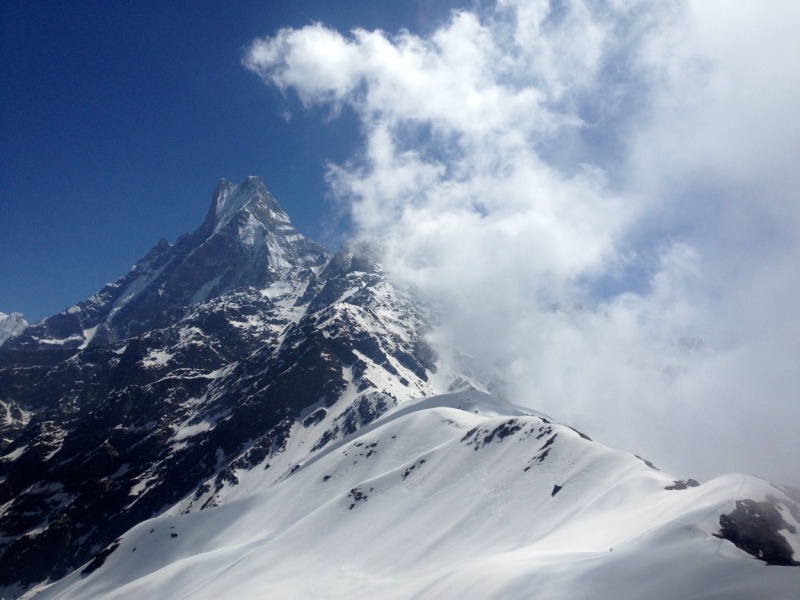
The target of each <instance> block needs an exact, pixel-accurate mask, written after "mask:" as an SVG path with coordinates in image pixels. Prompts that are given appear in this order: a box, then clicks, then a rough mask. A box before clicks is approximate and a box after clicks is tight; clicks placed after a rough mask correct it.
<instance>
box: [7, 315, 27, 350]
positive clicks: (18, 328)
mask: <svg viewBox="0 0 800 600" xmlns="http://www.w3.org/2000/svg"><path fill="white" fill-rule="evenodd" d="M27 326H28V323H27V321H25V319H23V318H22V313H18V312H14V313H11V314H10V315H7V314H5V313H1V312H0V346H2V345H3V343H4V342H5V341H6V340H7V339H8V338H11V337H14V336H15V335H19V334H20V333H22V331H23V330H24V329H25V328H26V327H27Z"/></svg>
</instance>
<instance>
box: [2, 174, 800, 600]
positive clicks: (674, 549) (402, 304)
mask: <svg viewBox="0 0 800 600" xmlns="http://www.w3.org/2000/svg"><path fill="white" fill-rule="evenodd" d="M380 257H381V246H380V242H379V241H370V240H354V241H352V242H350V243H348V244H345V245H344V246H343V247H342V248H341V249H340V250H339V251H338V252H337V253H336V254H335V255H333V256H331V255H330V254H329V253H328V252H327V251H326V250H325V249H324V248H322V247H321V246H319V245H317V244H315V243H314V242H311V241H309V240H307V239H305V238H304V237H302V236H301V235H300V234H299V233H297V232H296V230H294V228H293V227H292V226H291V223H290V221H289V218H288V217H287V216H286V214H285V213H284V211H283V210H282V209H281V208H280V206H279V205H278V204H277V202H276V201H275V200H274V199H273V198H272V196H270V195H269V193H268V192H267V191H266V189H265V187H264V184H263V181H261V180H260V179H259V178H248V179H247V180H245V181H244V182H243V183H242V184H240V185H234V184H231V183H229V182H227V181H224V180H223V181H222V182H220V184H219V185H218V186H217V188H216V190H215V191H214V194H213V196H212V203H211V207H210V209H209V212H208V215H207V217H206V219H205V221H204V222H203V224H202V225H201V226H200V227H199V228H198V230H197V231H195V232H194V233H192V234H189V235H185V236H182V237H181V238H179V240H178V241H177V242H176V244H175V245H174V246H171V245H169V244H168V243H167V242H165V241H162V242H160V243H159V244H157V245H156V246H155V247H154V248H153V250H151V251H150V253H149V254H148V255H147V256H146V257H145V258H143V259H142V260H141V261H139V262H138V263H137V264H136V265H135V266H134V267H133V269H131V271H130V272H129V273H128V274H127V275H126V276H125V277H123V278H121V279H120V280H118V281H117V282H115V283H112V284H108V285H107V286H105V287H104V288H103V289H102V290H101V291H100V292H99V293H98V294H97V295H95V296H93V297H92V298H90V299H89V300H87V301H85V302H81V303H79V304H78V305H76V306H74V307H72V308H70V309H68V310H66V311H64V312H63V313H60V314H58V315H55V316H54V317H51V318H49V319H45V320H44V321H42V322H40V323H38V324H36V325H34V326H31V327H29V328H27V329H26V330H24V331H23V332H22V333H21V334H20V335H17V336H16V337H13V338H10V339H9V340H8V341H6V343H5V344H4V345H3V346H2V347H0V403H1V405H2V407H3V409H4V410H5V411H6V413H5V414H6V415H11V416H7V417H6V419H5V421H3V423H2V425H0V440H2V441H1V442H0V444H2V446H0V596H3V595H4V596H6V597H8V596H18V595H20V594H24V593H25V592H26V591H28V595H31V594H38V595H37V598H49V597H52V598H75V597H81V598H132V597H137V598H138V597H153V598H181V597H187V598H188V597H191V598H203V597H208V598H218V597H230V598H234V597H235V598H240V597H261V596H269V597H287V598H289V597H291V598H297V597H320V596H323V597H361V596H367V597H387V598H390V597H398V598H408V597H436V598H439V597H465V596H466V597H503V598H507V597H512V598H513V597H526V598H527V597H541V598H556V597H565V598H582V597H590V596H591V597H607V596H608V597H611V596H613V597H620V598H634V597H635V598H641V597H653V598H678V597H681V598H682V597H693V596H700V595H703V594H705V595H703V597H704V598H717V597H719V598H722V597H725V598H734V597H741V598H751V597H752V598H756V597H770V598H789V597H795V596H793V595H792V594H793V593H794V592H795V591H796V590H797V589H800V569H795V568H793V567H794V566H797V564H798V562H797V560H796V559H797V558H798V557H800V554H798V552H800V537H798V535H797V528H798V527H800V492H799V491H797V490H793V489H792V488H788V487H784V486H779V485H775V484H771V483H769V482H766V481H763V480H760V479H758V478H755V477H745V476H738V475H735V476H726V477H722V478H719V479H717V480H714V481H711V482H706V483H704V484H702V485H699V484H698V482H696V481H694V480H685V481H684V480H680V479H677V478H674V477H671V476H668V475H666V474H663V473H661V472H660V471H658V470H657V469H655V467H654V466H653V465H652V464H650V463H648V462H647V461H644V460H642V459H639V458H638V457H635V456H632V455H630V454H627V453H624V452H619V451H616V450H611V449H609V448H606V447H605V446H603V445H602V444H598V443H596V442H593V441H591V440H590V439H589V438H588V437H587V436H586V435H584V434H582V433H579V432H577V431H575V430H573V429H571V428H569V427H567V426H565V425H562V424H559V423H558V422H556V421H555V420H554V419H553V418H551V417H548V416H547V415H543V414H540V413H537V412H535V411H533V410H530V409H526V408H522V407H517V406H514V405H511V404H509V403H508V402H506V401H504V400H502V399H500V398H497V397H495V396H492V395H490V394H489V393H487V392H489V391H490V390H489V387H488V386H486V385H483V384H482V383H481V381H479V380H478V379H476V377H475V376H474V375H473V373H472V372H471V371H468V370H465V369H464V368H461V367H459V366H457V365H456V364H454V363H452V362H451V361H450V360H449V359H447V358H446V356H445V355H444V354H438V353H437V352H436V351H435V350H434V349H433V348H432V347H431V346H430V345H429V344H428V342H427V341H426V336H427V333H428V331H429V330H430V328H431V327H432V325H433V324H434V323H435V321H436V314H435V312H434V311H433V310H432V309H431V308H430V307H428V306H426V305H425V304H424V303H423V302H421V301H420V300H419V299H418V298H417V297H416V296H415V294H414V293H413V290H409V289H404V288H400V287H398V286H396V285H394V284H393V283H392V281H391V280H390V278H388V277H387V274H386V273H385V271H384V269H383V267H382V266H381V262H380ZM645 591H646V592H647V593H645Z"/></svg>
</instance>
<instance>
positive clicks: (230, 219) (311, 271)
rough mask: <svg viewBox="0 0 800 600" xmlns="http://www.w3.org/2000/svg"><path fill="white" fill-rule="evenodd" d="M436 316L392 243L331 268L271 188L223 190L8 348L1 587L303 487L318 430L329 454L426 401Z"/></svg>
mask: <svg viewBox="0 0 800 600" xmlns="http://www.w3.org/2000/svg"><path fill="white" fill-rule="evenodd" d="M128 296H130V297H128ZM126 298H127V300H125V299H126ZM426 315H427V313H426V312H425V309H424V308H422V307H421V306H420V305H419V304H418V303H417V302H416V301H415V300H414V298H413V297H412V296H410V295H409V294H408V293H405V292H401V291H398V290H396V289H394V288H392V287H391V286H390V285H389V284H388V283H387V282H386V281H385V278H384V276H383V273H382V271H381V268H380V265H379V263H378V261H377V249H376V248H375V247H374V245H370V244H353V245H347V246H345V247H343V248H342V250H340V252H339V253H338V254H337V255H336V256H335V257H333V258H332V259H331V258H330V255H329V254H328V253H327V252H326V251H325V250H324V249H323V248H322V247H320V246H318V245H317V244H315V243H313V242H310V241H308V240H306V239H305V238H302V236H300V235H299V234H298V233H297V232H296V231H295V230H294V229H293V228H292V227H291V225H290V224H289V221H288V217H286V216H285V213H284V212H283V211H282V210H281V208H280V207H279V206H278V204H277V203H276V202H275V201H274V199H272V197H271V196H269V194H268V193H267V192H266V190H265V189H264V188H263V183H262V182H261V180H260V179H258V178H250V179H248V180H247V181H245V182H244V183H242V184H241V185H240V186H234V185H233V184H230V183H228V182H224V181H223V182H221V183H220V185H219V186H218V187H217V190H216V191H215V193H214V201H213V202H212V207H211V209H210V210H209V215H208V217H207V218H206V220H205V222H204V223H203V225H201V227H200V228H199V229H198V230H197V231H195V232H194V233H192V234H189V235H186V236H182V237H181V238H180V239H179V240H178V242H177V243H176V244H175V245H174V246H170V245H169V244H168V243H166V242H163V241H162V242H160V243H159V244H158V245H156V247H155V248H153V250H151V252H150V253H149V254H148V255H147V256H146V257H145V258H144V259H142V260H141V261H139V263H137V265H136V267H135V268H134V269H132V271H131V272H130V273H129V274H128V275H126V276H125V277H123V278H122V279H120V280H118V281H117V282H116V283H114V284H109V285H107V286H106V287H105V288H103V290H101V291H100V292H99V293H98V294H97V295H96V296H94V297H93V298H91V299H89V300H87V301H85V302H82V303H80V304H78V305H77V306H76V307H73V308H72V309H70V310H68V311H65V312H63V313H60V314H59V315H56V316H54V317H51V318H50V319H46V320H45V321H43V322H41V323H39V324H37V325H34V326H32V327H29V328H28V329H26V330H25V331H24V332H23V333H22V335H19V336H17V337H15V338H11V339H10V340H8V342H7V343H6V344H5V345H4V346H3V347H2V348H0V507H2V512H0V591H1V590H2V588H5V587H8V586H12V585H17V586H19V587H20V588H22V589H25V588H27V587H30V586H31V585H33V584H36V583H38V582H41V581H43V580H45V579H47V578H50V579H56V578H59V577H61V576H63V575H64V574H66V573H68V572H69V571H70V570H72V569H75V568H77V567H79V566H80V565H82V564H85V563H87V562H89V561H91V562H89V566H87V567H86V568H87V569H91V568H97V566H99V565H100V564H102V561H103V560H105V557H106V556H108V554H110V553H111V552H113V549H114V547H115V546H114V540H115V539H116V538H117V537H119V536H120V535H121V534H122V533H123V532H124V531H126V530H128V529H129V528H131V527H132V526H134V525H135V524H137V523H139V522H141V521H143V520H146V519H148V518H150V517H152V516H154V515H156V514H160V513H161V512H163V511H164V510H165V509H167V508H169V507H172V506H175V505H176V503H178V502H179V501H180V502H182V504H181V506H185V510H186V511H190V510H200V509H203V508H209V507H212V506H215V505H216V504H217V503H218V502H219V494H220V491H221V490H224V489H229V488H231V486H236V485H237V484H238V482H239V478H240V477H242V476H243V474H247V473H249V472H252V471H255V470H259V472H265V471H266V470H267V469H270V471H268V472H270V473H272V472H273V470H272V469H271V467H275V466H276V465H278V467H277V468H278V472H275V474H274V476H275V477H281V476H288V475H289V474H290V473H291V472H292V470H293V469H296V468H297V465H295V466H293V467H287V466H286V465H283V463H281V462H280V460H279V459H280V457H281V456H284V453H285V452H286V449H287V447H288V446H289V445H290V444H291V441H292V440H293V439H294V436H296V435H298V433H297V432H298V431H299V432H302V433H303V435H310V436H311V438H309V439H310V442H309V444H308V449H309V451H312V448H311V447H312V446H314V449H319V448H322V447H323V446H324V445H325V444H326V443H328V442H329V441H331V440H334V439H338V438H342V437H344V436H345V435H348V434H349V433H352V432H353V431H355V430H357V429H358V428H360V427H363V426H364V425H366V424H368V423H370V422H371V421H373V420H374V419H375V418H377V417H378V416H380V415H381V414H382V413H383V412H385V411H386V410H388V409H389V408H391V407H392V406H394V405H395V404H396V403H397V398H396V394H397V393H400V392H401V391H402V393H405V394H406V395H407V396H408V397H410V396H411V395H414V394H416V395H421V394H422V391H424V386H425V385H427V384H426V382H427V380H428V378H429V375H430V374H432V373H433V372H435V370H436V367H435V364H434V362H435V360H436V357H435V355H434V354H433V352H432V351H431V349H430V348H429V347H428V346H427V344H426V343H425V342H424V340H423V338H422V334H423V333H424V330H425V322H426V318H427V317H426ZM91 329H94V331H87V330H91ZM400 382H405V383H400ZM392 386H394V387H392ZM345 394H349V395H348V396H347V401H346V405H343V404H342V402H344V401H342V402H340V399H341V398H343V397H344V396H345ZM276 461H277V462H276ZM281 465H283V466H281ZM282 470H283V471H282ZM93 565H94V567H93ZM0 595H1V594H0Z"/></svg>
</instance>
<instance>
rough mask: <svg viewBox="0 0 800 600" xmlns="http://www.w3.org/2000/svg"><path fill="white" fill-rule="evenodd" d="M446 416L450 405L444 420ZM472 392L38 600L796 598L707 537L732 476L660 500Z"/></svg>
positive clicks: (765, 488)
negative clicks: (143, 599)
mask: <svg viewBox="0 0 800 600" xmlns="http://www.w3.org/2000/svg"><path fill="white" fill-rule="evenodd" d="M457 406H460V407H461V408H457ZM527 413H528V411H526V410H525V409H521V408H519V407H513V406H511V405H508V404H507V403H505V402H503V401H501V400H498V399H495V398H491V397H490V396H487V395H485V394H480V393H479V392H474V391H467V392H460V393H458V394H451V395H447V396H439V397H435V398H428V399H425V400H424V401H420V402H416V403H413V404H412V403H409V404H407V405H404V406H401V407H399V408H398V409H396V410H395V412H394V413H390V414H387V415H385V416H384V417H383V418H382V419H380V420H378V421H376V422H375V423H373V424H372V425H371V426H370V427H368V428H365V429H363V430H362V431H360V432H359V434H358V435H356V436H353V437H351V438H349V439H348V440H347V441H346V443H344V444H342V445H340V446H338V447H336V448H335V449H334V450H333V451H329V452H327V453H326V454H325V455H323V456H320V458H319V459H318V460H316V461H314V462H310V463H309V464H308V465H307V466H306V467H305V468H303V469H301V470H298V471H297V472H295V473H292V474H291V475H290V476H289V477H287V478H285V479H283V480H282V481H280V482H278V483H276V484H274V485H272V486H269V487H267V488H265V489H262V490H260V491H256V492H254V493H252V494H250V495H248V496H246V497H243V498H242V499H240V500H237V501H233V502H230V503H228V504H226V505H224V506H220V507H218V508H216V509H214V510H207V511H201V512H199V513H191V514H187V515H183V516H181V515H177V514H170V516H164V517H160V518H156V519H152V520H150V521H146V522H144V523H141V524H140V525H138V526H136V527H134V528H133V529H132V530H131V531H129V532H128V533H126V534H125V535H124V536H122V537H121V538H120V539H119V540H118V541H117V542H115V543H114V545H113V546H110V547H109V551H108V552H107V554H106V556H104V558H103V560H98V561H96V562H94V563H90V564H89V565H87V566H85V567H83V568H82V569H80V570H77V571H75V573H73V574H72V575H70V576H69V577H67V578H66V579H64V580H62V581H60V582H58V583H57V584H55V585H52V586H50V587H47V588H44V589H42V590H38V591H39V595H37V596H36V597H37V598H42V599H45V598H74V597H85V598H103V599H112V598H113V599H117V598H120V599H121V598H131V597H163V598H190V597H191V598H198V599H202V598H209V599H211V598H214V599H216V598H255V597H270V598H318V597H326V598H353V597H373V598H377V597H380V598H412V597H414V598H540V599H542V600H545V599H547V600H549V599H551V598H570V599H590V598H591V599H594V598H618V599H630V600H634V599H637V600H638V599H641V598H645V597H646V598H652V599H655V600H659V599H664V600H667V599H670V600H672V599H675V598H687V597H700V596H702V597H703V598H719V599H720V600H721V599H722V598H731V597H736V598H771V599H781V598H785V599H788V598H794V597H796V596H795V595H794V594H796V591H797V590H798V589H800V587H798V586H800V569H792V568H785V567H772V568H764V566H763V563H761V562H759V561H757V560H755V559H754V558H753V557H751V556H750V555H749V554H747V553H745V552H743V551H742V550H740V549H738V548H736V547H735V546H734V545H733V544H731V543H730V542H728V541H727V540H724V539H722V538H720V537H717V536H718V535H719V532H720V525H719V522H720V516H721V515H723V514H726V513H732V512H733V511H734V510H735V506H736V501H737V500H738V499H740V498H750V499H755V501H759V502H761V501H766V500H768V499H770V498H772V499H773V501H774V503H775V506H777V507H778V510H779V512H780V514H782V516H783V518H784V519H785V525H786V528H785V529H784V530H782V531H781V532H780V533H781V535H782V536H783V537H784V539H786V540H787V542H788V543H789V544H790V545H791V546H792V547H793V548H794V547H800V546H798V544H800V538H798V536H797V528H798V527H800V523H798V517H800V507H798V506H797V504H796V502H795V501H794V500H793V499H792V498H791V497H790V496H788V495H787V494H786V493H785V492H784V491H783V490H782V489H780V488H778V487H776V486H772V485H771V484H769V483H768V482H765V481H763V480H760V479H758V478H754V477H746V476H741V475H730V476H725V477H721V478H718V479H716V480H714V481H711V482H707V483H705V484H703V485H701V486H699V487H693V488H692V487H688V488H685V489H682V490H677V491H675V490H671V489H669V488H670V487H674V486H673V483H674V482H673V481H672V479H671V478H670V477H669V476H668V475H666V474H663V473H661V472H659V471H656V470H654V469H652V468H650V467H648V466H647V465H646V464H645V463H644V462H643V461H641V460H639V459H637V458H635V457H633V456H632V455H630V454H627V453H625V452H620V451H616V450H611V449H609V448H606V447H604V446H603V445H601V444H598V443H595V442H592V441H589V440H586V439H584V438H583V437H581V436H580V435H579V434H578V433H576V432H574V431H573V430H571V429H569V428H568V427H565V426H562V425H558V424H556V423H553V422H552V421H549V420H548V419H547V418H545V417H542V416H537V415H533V414H527Z"/></svg>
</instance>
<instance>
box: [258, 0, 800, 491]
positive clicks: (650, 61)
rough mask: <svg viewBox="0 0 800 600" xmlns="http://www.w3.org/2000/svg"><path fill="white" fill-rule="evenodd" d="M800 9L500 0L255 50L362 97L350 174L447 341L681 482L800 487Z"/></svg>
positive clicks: (324, 96)
mask: <svg viewBox="0 0 800 600" xmlns="http://www.w3.org/2000/svg"><path fill="white" fill-rule="evenodd" d="M798 25H800V7H798V6H797V5H796V3H790V2H786V3H779V2H775V3H746V2H742V3H733V2H721V3H713V2H707V1H703V2H701V1H699V0H698V1H696V2H667V1H662V2H638V1H635V0H613V1H612V0H608V1H606V2H599V1H598V2H590V1H588V0H586V1H581V0H572V1H566V2H563V3H548V2H542V1H538V2H537V1H524V0H501V1H499V2H498V3H497V6H496V7H495V8H494V9H493V11H492V12H490V13H488V14H484V15H483V16H478V15H477V14H475V13H473V12H469V11H461V12H455V13H454V14H453V16H452V19H451V20H450V22H449V23H448V24H446V25H445V26H443V27H441V28H440V29H438V30H437V31H436V32H435V33H434V34H432V35H431V36H429V37H425V38H422V37H419V36H416V35H413V34H411V33H408V32H401V33H399V34H398V35H396V36H390V35H388V34H386V33H384V32H380V31H373V32H368V31H364V30H355V31H353V32H351V33H350V34H348V35H343V34H341V33H339V32H336V31H333V30H330V29H327V28H325V27H324V26H322V25H319V24H315V25H311V26H308V27H305V28H303V29H299V30H294V29H284V30H281V31H280V32H278V34H277V35H276V36H274V37H271V38H266V39H264V40H259V41H256V42H255V43H254V44H253V46H252V47H251V49H250V51H249V52H248V54H247V56H246V58H245V64H246V65H247V66H248V68H250V69H252V70H254V71H256V72H257V73H259V74H260V75H261V76H262V77H263V78H264V79H265V81H267V82H269V83H270V84H273V85H276V86H278V87H279V88H281V89H282V90H285V91H288V90H292V91H293V92H294V93H296V94H297V95H298V97H299V98H300V100H301V101H302V102H303V103H304V104H306V105H307V106H317V105H327V106H332V107H334V109H337V108H339V107H341V106H344V105H349V106H351V107H352V108H353V109H354V110H355V112H356V114H357V115H358V117H359V119H360V121H361V126H362V132H361V133H362V134H363V136H364V147H363V154H361V155H359V156H354V157H353V159H352V161H351V162H349V163H346V164H341V165H333V166H331V168H330V171H329V182H330V185H331V189H332V190H333V192H334V193H335V194H336V195H337V196H338V197H339V198H341V199H343V200H344V201H346V202H348V203H349V204H350V206H351V209H352V215H353V219H354V221H355V223H356V224H357V226H358V227H359V228H360V230H361V232H362V233H364V234H365V235H381V236H385V237H386V249H387V256H386V261H387V265H388V266H389V268H390V269H391V270H392V271H393V273H394V275H395V277H398V278H400V279H402V280H405V281H408V282H410V283H413V284H414V285H416V286H418V288H419V289H420V290H421V291H422V292H423V293H424V294H426V295H427V296H428V297H429V298H431V299H432V300H433V301H435V302H436V303H438V305H439V306H440V307H441V309H442V313H443V320H442V324H441V327H440V328H439V329H438V330H437V332H436V333H435V339H436V341H437V343H438V344H439V345H440V346H441V347H443V348H444V347H447V346H448V345H451V346H456V347H461V348H464V349H466V350H467V351H468V352H470V353H471V354H472V355H473V356H475V358H476V359H478V360H479V361H481V362H483V363H484V364H487V365H491V367H492V368H493V369H495V370H497V371H498V372H499V373H501V374H502V376H503V377H504V378H505V379H506V380H508V382H509V383H508V386H507V393H508V394H510V395H512V396H513V398H512V399H513V400H515V401H517V402H520V403H527V404H529V405H532V406H535V407H537V408H539V409H541V410H544V411H545V412H550V413H551V414H553V416H555V417H556V418H560V419H562V420H564V421H567V422H572V423H573V424H574V425H575V426H577V427H579V428H584V429H586V430H588V432H589V433H595V435H596V437H597V438H599V439H600V440H601V441H604V442H606V443H609V444H612V445H619V446H621V447H624V448H625V449H628V450H631V451H637V452H639V453H642V454H645V453H646V454H649V457H650V458H652V459H653V460H654V461H656V462H659V461H660V462H662V463H664V465H665V467H666V468H668V469H672V470H673V471H677V474H679V475H682V476H691V475H693V474H696V475H699V476H700V477H709V476H711V475H716V474H719V473H721V472H723V471H731V470H735V471H749V472H756V473H758V474H762V475H764V476H767V477H770V478H773V479H776V480H779V481H784V482H787V483H793V484H795V485H797V484H800V479H798V475H797V474H798V473H800V459H799V458H796V456H795V455H796V453H795V452H794V448H795V446H796V435H797V434H796V432H797V430H798V427H800V408H798V405H800V403H799V402H798V401H797V391H798V390H800V375H798V369H796V368H795V366H794V363H795V362H796V357H798V356H800V341H798V340H800V335H798V334H800V316H798V315H797V314H796V313H797V310H796V308H795V307H796V306H797V305H800V302H798V301H799V300H800V289H798V287H799V285H800V284H798V283H797V282H800V261H799V260H798V259H796V257H797V256H800V253H798V250H800V244H798V241H799V240H798V239H797V225H798V216H800V210H799V209H800V203H799V202H798V193H799V192H800V184H799V183H798V182H800V177H798V176H797V174H796V173H795V172H794V171H795V170H796V169H793V166H794V162H796V157H797V156H798V150H800V117H798V113H797V111H796V101H797V98H798V97H800V67H798V66H797V65H796V61H794V60H793V57H795V56H798V55H800V48H798V45H800V42H798V38H797V36H796V35H795V32H796V31H798Z"/></svg>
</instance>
